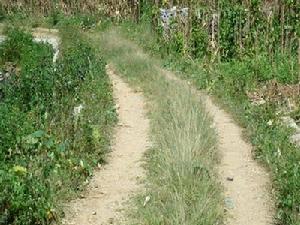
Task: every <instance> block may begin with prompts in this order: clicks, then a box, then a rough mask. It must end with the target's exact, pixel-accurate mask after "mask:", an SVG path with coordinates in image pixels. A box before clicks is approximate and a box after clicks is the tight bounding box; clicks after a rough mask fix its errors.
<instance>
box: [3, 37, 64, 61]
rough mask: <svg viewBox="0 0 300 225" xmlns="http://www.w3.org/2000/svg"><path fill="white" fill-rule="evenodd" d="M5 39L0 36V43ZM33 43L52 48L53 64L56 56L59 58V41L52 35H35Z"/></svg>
mask: <svg viewBox="0 0 300 225" xmlns="http://www.w3.org/2000/svg"><path fill="white" fill-rule="evenodd" d="M5 39H6V37H5V36H2V35H0V43H2V42H4V41H5ZM33 40H34V41H35V42H38V43H46V44H49V45H51V46H52V48H53V51H54V55H53V60H52V61H53V63H54V64H55V63H56V61H57V59H58V56H59V45H60V39H59V38H58V37H56V36H53V35H44V34H43V35H36V36H35V37H34V39H33Z"/></svg>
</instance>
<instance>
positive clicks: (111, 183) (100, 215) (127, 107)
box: [64, 67, 149, 225]
mask: <svg viewBox="0 0 300 225" xmlns="http://www.w3.org/2000/svg"><path fill="white" fill-rule="evenodd" d="M107 72H108V74H109V76H110V78H111V80H112V82H113V87H114V95H115V99H116V101H117V105H118V106H119V109H118V114H119V124H118V127H117V129H116V134H115V143H114V145H113V149H112V152H111V154H110V157H109V161H108V164H107V165H106V166H105V167H104V169H102V170H100V171H98V172H96V174H95V176H94V178H93V179H92V181H91V183H90V185H89V187H88V190H87V193H86V194H85V195H84V196H83V197H84V198H82V199H78V200H75V201H73V202H71V203H70V205H69V207H68V208H69V209H68V210H67V212H66V218H65V219H64V224H67V225H107V224H120V225H121V224H124V220H125V218H123V217H122V214H123V213H122V211H123V208H124V207H123V204H124V203H125V202H126V200H128V199H129V198H130V196H131V195H132V194H134V193H136V192H137V191H138V190H139V188H140V186H139V184H138V179H139V178H140V177H142V176H143V169H142V167H141V159H142V157H143V154H144V152H145V151H146V149H147V146H148V145H149V142H148V137H147V135H148V128H149V121H148V120H147V119H146V117H145V111H144V98H143V96H142V95H141V93H136V92H134V91H133V90H132V89H130V88H129V87H128V86H127V84H126V83H124V82H123V81H122V80H121V79H120V78H119V77H118V76H117V75H116V74H115V73H114V72H113V70H112V69H111V68H110V67H108V68H107Z"/></svg>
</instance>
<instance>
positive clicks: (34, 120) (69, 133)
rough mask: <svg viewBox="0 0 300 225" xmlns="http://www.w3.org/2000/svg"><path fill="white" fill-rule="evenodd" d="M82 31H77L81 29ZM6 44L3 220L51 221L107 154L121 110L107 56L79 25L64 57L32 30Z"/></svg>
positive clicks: (0, 66)
mask: <svg viewBox="0 0 300 225" xmlns="http://www.w3.org/2000/svg"><path fill="white" fill-rule="evenodd" d="M76 31H77V32H76ZM6 34H7V39H6V40H5V41H4V42H3V43H2V44H0V71H1V83H0V93H1V96H0V190H1V193H0V224H3V225H4V224H5V225H6V224H14V225H32V224H51V223H53V222H54V221H58V220H59V217H60V216H61V213H62V211H61V206H62V203H63V201H65V200H66V199H68V198H70V197H72V196H74V194H75V193H76V192H77V191H79V190H82V188H83V186H84V185H85V184H86V183H87V182H88V178H89V176H91V175H92V173H93V168H94V167H95V166H97V165H98V164H102V163H103V162H104V161H105V153H106V152H107V151H108V150H109V136H110V127H111V126H112V124H113V122H114V121H115V111H114V106H113V99H112V90H111V86H110V82H109V81H108V78H107V75H106V73H105V70H104V68H105V62H104V61H103V59H102V58H101V57H100V54H97V56H96V55H95V52H94V50H93V49H92V48H91V46H90V45H89V44H88V42H87V41H86V40H85V39H84V38H83V36H82V35H81V34H80V31H78V30H76V28H75V27H71V26H69V25H64V26H62V27H61V32H60V36H59V37H60V39H61V43H60V48H61V49H60V52H61V53H60V56H59V59H58V61H57V62H56V63H55V64H53V62H52V57H53V49H52V46H50V45H47V44H43V43H35V42H34V41H33V37H32V36H31V34H30V33H26V32H24V31H23V30H21V29H19V28H11V27H10V28H8V29H6Z"/></svg>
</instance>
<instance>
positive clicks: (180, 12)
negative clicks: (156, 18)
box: [160, 6, 189, 38]
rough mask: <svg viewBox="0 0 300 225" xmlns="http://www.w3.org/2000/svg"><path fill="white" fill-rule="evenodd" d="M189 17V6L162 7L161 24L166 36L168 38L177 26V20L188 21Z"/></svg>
mask: <svg viewBox="0 0 300 225" xmlns="http://www.w3.org/2000/svg"><path fill="white" fill-rule="evenodd" d="M188 17H189V8H177V7H176V6H174V7H172V8H171V9H160V19H161V26H162V28H163V33H164V36H165V38H168V37H169V36H170V34H171V32H172V29H174V28H175V27H174V26H173V24H174V23H175V22H180V23H186V22H187V21H188Z"/></svg>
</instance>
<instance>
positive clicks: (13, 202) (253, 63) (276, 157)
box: [0, 0, 300, 225]
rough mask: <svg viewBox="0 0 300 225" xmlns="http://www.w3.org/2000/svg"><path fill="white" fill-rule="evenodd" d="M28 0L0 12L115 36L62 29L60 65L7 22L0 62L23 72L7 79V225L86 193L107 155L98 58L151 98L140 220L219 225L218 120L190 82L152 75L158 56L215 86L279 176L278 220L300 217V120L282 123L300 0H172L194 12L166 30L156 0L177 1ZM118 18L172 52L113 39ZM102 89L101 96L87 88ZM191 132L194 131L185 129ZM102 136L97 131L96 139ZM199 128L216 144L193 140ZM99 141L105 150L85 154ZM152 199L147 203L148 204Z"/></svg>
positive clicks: (295, 101) (285, 222) (287, 224)
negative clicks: (298, 127)
mask: <svg viewBox="0 0 300 225" xmlns="http://www.w3.org/2000/svg"><path fill="white" fill-rule="evenodd" d="M17 2H18V4H16V2H15V1H14V2H13V1H10V0H4V1H3V2H1V3H0V21H8V23H10V24H14V25H16V24H17V25H21V26H30V27H37V26H46V27H56V28H60V27H61V26H63V24H65V23H67V24H73V25H75V26H76V27H79V28H81V29H83V30H87V29H90V28H99V27H100V30H101V31H103V30H104V31H105V32H107V31H109V32H110V33H109V34H107V35H106V36H105V35H104V36H102V37H100V36H98V34H97V33H92V35H93V36H94V37H93V38H92V41H93V42H94V43H96V44H100V41H98V39H97V38H104V39H102V40H105V42H103V43H108V44H107V46H105V45H102V46H100V49H102V50H103V52H102V53H98V52H97V53H96V55H95V52H94V51H93V50H92V49H91V46H90V44H87V42H86V41H85V40H84V38H82V37H81V35H80V32H74V31H73V32H71V31H70V29H71V28H68V27H64V28H63V29H61V31H62V34H61V35H62V36H61V38H62V43H63V44H62V48H65V49H63V50H62V52H63V53H62V55H61V56H60V59H59V61H58V62H57V65H56V66H55V69H56V70H54V68H53V67H54V66H53V65H52V63H51V57H52V55H53V52H52V50H51V47H50V46H47V45H41V44H36V43H33V42H32V37H31V36H30V35H28V34H24V33H23V32H21V31H19V30H14V31H13V32H10V31H8V36H9V37H10V38H9V39H8V41H6V42H5V43H4V44H2V45H1V46H0V54H1V55H0V56H1V60H0V68H4V67H6V63H7V62H12V63H13V64H12V65H13V67H12V68H13V69H14V71H13V74H16V76H11V78H9V79H7V80H6V81H5V82H6V83H7V85H5V86H3V85H2V86H1V90H0V91H1V93H0V94H1V96H0V98H1V99H0V110H1V113H0V116H1V117H2V118H1V120H0V123H1V124H0V128H1V130H0V132H3V133H4V134H5V135H2V134H1V133H0V137H1V146H0V148H3V149H1V153H0V154H1V164H0V168H1V169H0V171H1V174H0V179H1V180H0V181H1V182H0V188H1V189H3V190H4V191H3V192H2V193H3V194H2V195H1V198H0V212H1V214H0V215H3V216H2V218H0V220H2V221H4V222H2V223H3V224H6V223H14V224H32V223H36V224H39V223H40V224H47V223H50V222H51V221H52V220H55V218H56V215H58V214H59V213H58V212H57V211H56V209H57V207H56V203H57V201H56V200H57V199H60V196H63V195H65V194H67V193H69V190H71V192H73V189H80V186H81V185H80V184H82V181H84V180H85V179H86V177H87V176H89V175H90V173H91V168H92V166H94V165H96V164H97V162H94V161H93V160H92V159H93V156H94V154H96V155H99V154H100V156H101V157H100V161H102V160H101V159H102V158H103V152H104V151H105V149H107V146H108V142H107V140H108V138H107V134H108V133H107V132H108V131H109V127H110V125H111V123H112V121H114V119H115V115H114V109H113V105H112V98H111V89H110V86H109V83H108V81H107V77H106V75H105V73H104V62H103V60H102V58H101V57H102V56H101V54H105V55H106V58H107V60H111V61H112V62H113V63H114V66H115V67H116V69H117V70H118V71H119V72H120V74H123V75H124V77H125V78H126V79H128V80H129V81H130V82H131V83H135V84H138V86H140V87H141V88H142V89H143V91H145V93H146V94H147V95H148V97H149V99H150V100H151V105H150V106H149V108H151V109H152V110H151V109H150V110H149V111H150V116H151V118H152V119H153V124H152V129H153V134H154V135H153V137H152V138H153V142H154V147H153V149H152V150H151V151H149V155H148V156H147V159H146V161H147V165H146V167H147V169H148V171H149V182H147V184H148V186H147V192H146V193H145V195H143V196H140V198H139V199H138V200H137V201H138V203H137V204H138V206H140V207H138V211H137V213H136V214H134V215H135V217H136V220H137V223H139V222H143V223H145V224H183V222H182V221H183V218H186V220H187V221H188V222H189V224H215V223H217V222H218V221H220V220H221V217H222V216H221V215H222V213H223V212H221V210H220V209H221V208H222V206H221V205H222V203H221V200H220V199H221V197H220V191H221V190H219V189H218V186H219V184H218V183H217V181H216V180H215V179H214V176H213V174H214V173H215V172H214V169H213V166H214V165H215V163H216V155H215V154H216V150H215V146H214V144H213V143H214V138H215V137H214V134H213V131H212V130H211V129H208V128H207V129H203V128H204V127H207V126H208V127H209V125H210V121H209V118H207V116H206V113H205V112H204V110H203V107H202V106H201V105H199V102H198V101H196V100H195V99H194V98H193V97H192V96H191V94H190V93H189V91H188V88H187V87H181V89H182V90H180V91H181V92H182V93H183V94H182V95H179V94H178V92H177V90H178V89H179V88H180V87H179V85H177V84H171V82H168V81H167V80H165V79H163V78H162V77H157V76H155V75H157V74H158V73H159V71H157V67H156V66H155V63H157V64H160V63H161V64H163V65H164V66H166V67H167V68H169V69H172V70H174V71H176V72H177V74H178V76H180V77H182V78H185V79H188V80H190V81H192V82H193V83H194V84H195V86H196V87H198V88H199V89H205V90H207V91H208V92H209V93H211V94H212V95H213V96H215V97H216V98H215V99H216V101H218V102H220V104H223V105H224V107H226V108H227V110H228V111H230V112H231V113H232V114H233V115H235V117H236V119H237V121H238V122H239V123H240V124H241V125H242V126H243V127H245V133H246V138H248V139H250V140H251V142H252V143H253V145H254V147H255V151H254V152H253V153H254V156H255V157H256V158H257V160H259V161H260V162H262V163H263V164H264V165H265V166H266V167H267V168H268V170H270V172H271V176H272V181H273V191H274V196H275V198H276V208H277V215H276V223H277V224H280V225H299V224H300V216H299V212H300V192H299V190H300V164H299V161H300V151H299V147H297V146H296V145H295V144H293V143H291V141H290V136H291V135H292V134H293V132H294V130H293V129H291V128H288V127H287V126H286V125H285V124H284V123H283V122H282V117H286V116H288V117H291V118H292V119H294V120H295V121H296V122H298V124H299V120H300V114H299V113H300V109H299V107H300V103H299V92H297V87H299V86H297V85H299V82H300V80H299V79H300V78H299V75H300V72H299V71H300V68H299V54H300V53H299V48H300V46H299V35H300V33H299V32H300V27H299V24H300V21H299V18H300V17H299V13H300V12H299V9H300V5H299V1H293V0H286V1H285V0H282V1H264V0H261V1H256V0H255V1H238V2H237V1H228V0H219V1H207V0H201V1H196V0H191V1H186V0H182V1H181V0H178V1H172V2H173V3H174V4H175V3H176V4H177V5H179V6H182V7H189V17H188V21H187V23H182V21H181V22H180V21H176V20H174V21H172V29H173V31H172V32H171V33H170V35H168V37H166V35H164V33H163V29H162V27H161V21H160V19H161V18H160V16H161V15H160V10H159V8H160V7H162V8H170V7H171V5H172V4H171V3H170V2H171V1H147V0H145V1H140V4H139V5H138V7H137V6H136V5H134V4H130V3H128V1H125V2H124V1H118V3H116V2H115V1H109V0H108V1H103V2H101V4H99V5H97V4H95V3H94V2H93V1H88V2H87V1H80V2H79V3H78V2H77V1H68V2H67V3H66V4H63V3H64V1H56V3H57V5H54V4H53V1H45V2H44V4H41V5H40V4H39V1H30V3H28V2H27V1H22V0H18V1H17ZM130 2H131V1H130ZM132 2H134V1H132ZM77 3H78V4H77ZM99 9H100V10H99ZM87 12H89V15H87V14H85V13H87ZM91 14H92V15H91ZM28 15H29V16H28ZM34 15H42V16H39V17H36V16H34ZM65 15H68V16H67V17H66V16H65ZM43 16H45V17H43ZM107 18H110V19H107ZM128 19H130V22H128ZM132 19H134V20H135V21H139V24H137V23H133V22H132ZM111 21H113V22H120V23H121V26H120V29H121V30H122V33H123V35H126V36H127V37H129V38H130V39H132V40H134V41H136V42H137V43H138V44H139V45H140V46H142V47H143V48H144V50H145V52H147V53H152V54H153V55H155V56H160V57H161V60H160V61H157V62H155V63H154V62H153V60H148V59H149V58H148V56H146V55H145V54H143V53H142V52H139V51H137V48H136V47H134V46H133V45H132V44H131V43H128V42H126V41H124V39H122V38H117V39H116V37H120V34H119V33H117V34H116V35H114V34H113V33H112V32H111V31H110V30H109V29H107V27H109V26H110V25H111V24H112V23H111ZM72 29H73V28H72ZM0 30H2V29H1V28H0ZM74 33H75V34H74ZM121 36H122V35H121ZM20 43H22V44H20ZM64 46H66V47H64ZM94 47H97V48H98V47H99V46H98V45H96V46H94ZM78 49H79V50H78ZM99 54H100V59H99ZM16 56H17V57H16ZM41 58H42V59H43V60H41ZM3 59H5V60H3ZM41 68H43V69H41ZM23 73H24V76H23V75H22V74H23ZM18 74H19V75H18ZM32 74H38V75H37V76H33V75H32ZM95 74H97V75H99V76H96V75H95ZM21 75H22V76H21ZM142 75H143V76H142ZM22 77H28V79H27V78H26V79H25V80H22ZM53 77H55V78H56V79H53ZM28 81H30V82H28ZM56 81H58V82H56ZM33 84H34V85H33ZM150 84H152V85H150ZM98 86H100V87H101V88H98ZM12 87H13V88H12ZM102 89H103V91H101V90H102ZM162 89H163V90H164V91H163V92H162V91H161V90H162ZM45 90H47V91H45ZM95 90H99V93H98V91H96V92H95ZM92 92H93V94H94V95H95V98H90V96H91V93H92ZM50 99H51V100H50ZM99 99H101V101H100V103H99ZM82 103H84V104H83V105H84V109H83V111H82V115H85V116H80V119H79V122H78V120H77V119H76V120H75V118H74V116H73V110H74V107H77V106H80V105H81V104H82ZM96 103H97V104H96ZM90 105H93V107H89V106H90ZM96 106H97V107H99V108H96ZM187 107H188V108H187ZM183 115H184V116H185V120H184V122H183ZM186 115H189V117H188V118H186ZM88 118H89V119H88ZM90 118H91V119H90ZM186 119H188V121H186ZM74 120H75V122H74ZM98 120H99V121H98ZM95 124H97V125H99V126H100V127H99V128H101V129H97V128H96V127H95V126H94V125H95ZM162 124H163V125H164V126H162ZM2 128H4V129H2ZM99 130H100V131H99ZM98 131H99V132H100V133H98ZM183 131H185V132H187V134H188V135H190V136H184V138H182V137H181V135H184V134H185V133H184V134H183V133H182V132H183ZM156 134H159V135H156ZM95 136H96V137H97V138H96V139H97V140H100V141H96V142H95V141H94V138H93V137H95ZM191 138H194V140H200V138H201V140H202V139H203V140H207V142H205V143H202V142H201V144H200V145H199V146H198V148H195V147H193V143H192V142H190V141H191ZM27 142H29V143H27ZM31 142H33V143H31ZM48 142H49V143H50V147H49V146H48ZM95 143H96V144H95ZM175 144H176V146H177V145H178V149H177V148H174V146H175ZM90 145H91V146H92V147H94V149H97V151H90V152H89V151H87V149H90V147H89V146H90ZM201 145H203V146H201ZM2 146H3V147H2ZM75 146H81V147H80V149H77V148H76V147H75ZM95 146H101V147H100V148H97V147H95ZM171 149H172V150H173V151H171ZM203 149H206V150H207V149H209V150H210V151H209V152H210V154H211V155H209V156H207V155H206V153H208V152H205V151H204V150H203ZM162 150H164V151H162ZM99 151H100V152H99ZM49 152H50V153H49ZM74 152H75V153H74ZM197 154H199V155H197ZM171 155H172V157H171ZM191 156H199V157H191ZM97 159H99V157H98V158H97ZM174 159H176V160H174ZM188 160H191V161H190V162H189V163H187V162H188ZM45 162H47V163H45ZM67 162H70V164H68V163H67ZM187 164H189V166H187ZM78 171H80V172H78ZM199 171H201V172H199ZM204 171H205V172H204ZM41 174H42V175H41ZM158 174H159V175H158ZM160 175H161V176H162V178H161V179H160ZM71 187H72V188H71ZM195 189H197V190H199V189H201V190H205V191H203V193H202V192H201V193H199V192H198V191H194V190H195ZM66 190H68V191H66ZM46 193H47V195H46ZM57 193H58V194H57ZM195 193H197V194H199V195H195ZM67 195H69V194H67ZM41 196H42V197H41ZM147 197H150V200H149V202H147V203H146V207H144V201H145V199H149V198H147ZM32 199H34V200H35V201H32ZM36 199H38V200H39V201H36ZM200 202H201V204H200ZM207 202H208V203H207ZM203 203H207V204H208V205H207V206H206V207H207V208H203ZM177 205H178V207H176V206H177ZM35 209H38V210H35ZM187 209H188V210H187ZM29 210H31V211H30V212H29ZM33 211H34V212H35V213H32V212H33ZM2 212H3V213H2ZM186 212H188V213H186ZM199 212H201V213H202V214H201V213H199ZM199 215H202V217H201V218H200V217H199ZM7 221H8V222H7ZM0 224H1V222H0Z"/></svg>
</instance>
